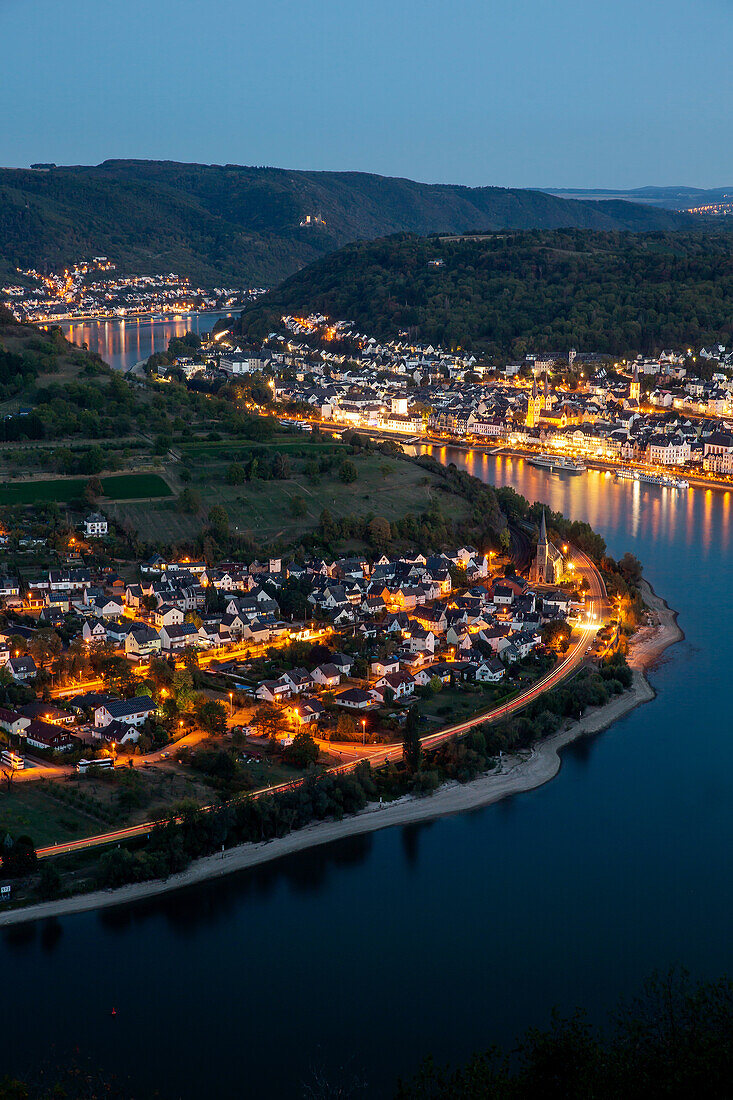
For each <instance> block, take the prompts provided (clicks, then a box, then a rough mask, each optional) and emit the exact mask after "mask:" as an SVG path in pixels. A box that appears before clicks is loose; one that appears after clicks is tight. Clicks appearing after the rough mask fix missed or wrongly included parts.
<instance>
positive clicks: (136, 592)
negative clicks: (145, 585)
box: [125, 584, 145, 608]
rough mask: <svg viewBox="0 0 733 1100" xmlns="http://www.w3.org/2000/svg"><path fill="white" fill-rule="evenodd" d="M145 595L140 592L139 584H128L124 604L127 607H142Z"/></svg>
mask: <svg viewBox="0 0 733 1100" xmlns="http://www.w3.org/2000/svg"><path fill="white" fill-rule="evenodd" d="M144 598H145V593H144V592H143V590H142V586H141V585H139V584H128V586H127V588H126V589H125V603H126V604H127V606H128V607H135V608H137V607H142V602H143V599H144Z"/></svg>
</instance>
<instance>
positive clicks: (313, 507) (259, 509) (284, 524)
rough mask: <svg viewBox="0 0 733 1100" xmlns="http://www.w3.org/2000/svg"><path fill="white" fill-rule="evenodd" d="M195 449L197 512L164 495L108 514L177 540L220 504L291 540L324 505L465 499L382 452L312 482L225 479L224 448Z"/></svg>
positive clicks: (245, 522) (417, 505) (247, 523)
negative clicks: (345, 474)
mask: <svg viewBox="0 0 733 1100" xmlns="http://www.w3.org/2000/svg"><path fill="white" fill-rule="evenodd" d="M279 449H282V448H279ZM194 451H195V452H196V457H195V461H192V462H191V469H192V471H193V480H192V482H191V485H192V487H193V488H195V489H197V490H198V492H199V493H200V494H201V498H202V501H203V508H202V513H201V514H200V515H198V516H195V515H186V514H184V513H182V512H180V511H179V510H178V508H177V506H176V503H175V501H167V502H161V503H160V504H155V503H150V504H116V505H114V507H113V508H112V509H110V510H111V511H112V513H113V514H114V515H115V517H116V518H118V519H124V520H127V521H128V522H130V523H132V524H133V526H134V527H135V528H136V529H137V530H138V531H139V533H140V536H141V537H142V538H148V537H149V533H150V532H152V531H155V533H156V537H158V538H160V540H161V541H162V542H176V541H178V540H181V539H186V538H190V537H191V536H193V535H195V534H197V533H198V531H199V530H200V529H201V525H202V523H203V522H204V520H205V516H206V514H207V513H208V511H209V509H210V508H211V507H212V506H213V505H216V504H221V505H223V507H224V508H225V509H226V511H227V513H228V515H229V522H230V526H231V527H232V528H234V527H238V528H239V530H240V531H242V532H251V533H252V534H253V535H254V537H255V538H256V539H257V540H258V541H259V540H266V539H272V538H275V537H277V536H279V535H283V534H287V537H288V540H289V541H291V540H297V537H298V535H300V534H302V533H305V532H306V531H309V530H312V529H313V528H314V527H315V526H316V525H317V523H318V519H319V516H320V514H321V512H322V511H323V509H324V508H327V509H328V510H329V511H330V512H331V514H332V515H333V516H334V517H339V516H342V515H347V514H348V515H366V514H367V513H371V514H374V515H380V516H384V517H385V518H386V519H389V520H394V519H397V518H398V517H399V516H403V515H405V514H406V513H407V512H412V513H413V514H416V515H417V514H420V513H421V512H423V511H426V510H427V509H428V508H429V505H430V503H431V501H432V500H433V499H437V500H438V502H439V504H440V506H441V510H442V511H444V512H445V513H446V514H448V513H450V514H451V515H452V516H458V517H463V516H465V515H466V513H467V505H466V503H465V502H464V501H463V500H461V499H460V498H459V497H455V496H447V495H446V494H445V493H441V492H436V491H435V488H434V486H435V485H436V484H437V479H435V478H434V477H433V476H432V475H429V474H427V473H426V471H424V470H421V469H420V468H419V467H417V466H414V465H412V464H410V463H407V462H402V461H399V460H395V459H389V458H384V457H383V456H381V455H372V456H365V455H356V456H353V458H352V461H353V462H354V463H355V465H356V467H357V470H358V474H359V478H358V481H356V482H354V483H352V484H351V485H344V484H343V482H341V481H340V480H339V479H338V477H336V476H335V475H334V474H327V475H324V477H323V480H322V481H321V483H320V485H318V486H315V485H313V484H312V482H311V481H309V479H308V478H307V477H306V476H305V475H299V476H296V477H293V478H289V479H286V480H283V481H253V482H249V483H247V484H245V485H227V484H226V482H225V480H224V474H225V470H226V467H227V465H228V463H229V462H230V461H231V456H230V455H226V456H224V455H221V453H218V454H217V453H215V454H214V456H213V457H211V456H210V455H206V454H202V453H201V452H200V451H199V450H198V449H197V448H196V446H195V445H194ZM234 457H238V456H234ZM385 475H386V476H385ZM295 496H301V497H302V498H303V499H304V500H305V503H306V509H307V511H306V514H305V515H304V516H302V517H297V518H296V517H295V516H293V514H292V510H291V508H292V500H293V497H295Z"/></svg>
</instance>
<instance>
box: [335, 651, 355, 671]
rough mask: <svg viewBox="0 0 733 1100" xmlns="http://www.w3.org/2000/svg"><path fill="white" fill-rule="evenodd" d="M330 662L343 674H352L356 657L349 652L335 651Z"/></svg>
mask: <svg viewBox="0 0 733 1100" xmlns="http://www.w3.org/2000/svg"><path fill="white" fill-rule="evenodd" d="M329 664H331V665H335V666H336V668H337V669H338V670H339V672H340V673H341V675H342V676H350V675H351V670H352V668H353V667H354V658H353V657H352V656H351V655H350V654H348V653H333V654H332V655H331V660H330V661H329Z"/></svg>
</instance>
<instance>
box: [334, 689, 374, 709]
mask: <svg viewBox="0 0 733 1100" xmlns="http://www.w3.org/2000/svg"><path fill="white" fill-rule="evenodd" d="M334 702H335V703H336V704H337V705H338V706H340V707H346V708H347V709H348V710H368V709H369V707H372V706H374V694H373V692H369V691H364V689H363V688H346V690H345V691H339V692H338V694H337V695H335V696H334Z"/></svg>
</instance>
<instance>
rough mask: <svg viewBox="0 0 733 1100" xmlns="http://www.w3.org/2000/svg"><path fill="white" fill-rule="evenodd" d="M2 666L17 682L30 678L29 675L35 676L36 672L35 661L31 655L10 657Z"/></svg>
mask: <svg viewBox="0 0 733 1100" xmlns="http://www.w3.org/2000/svg"><path fill="white" fill-rule="evenodd" d="M3 668H4V669H5V671H6V672H8V673H9V674H10V675H11V676H12V677H13V679H14V680H15V681H17V682H18V683H23V681H24V680H30V679H31V677H32V676H35V675H36V673H37V672H38V669H37V668H36V662H35V661H34V660H33V658H32V657H11V658H10V659H9V660H7V661H6V662H5V664H4V665H3Z"/></svg>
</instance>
